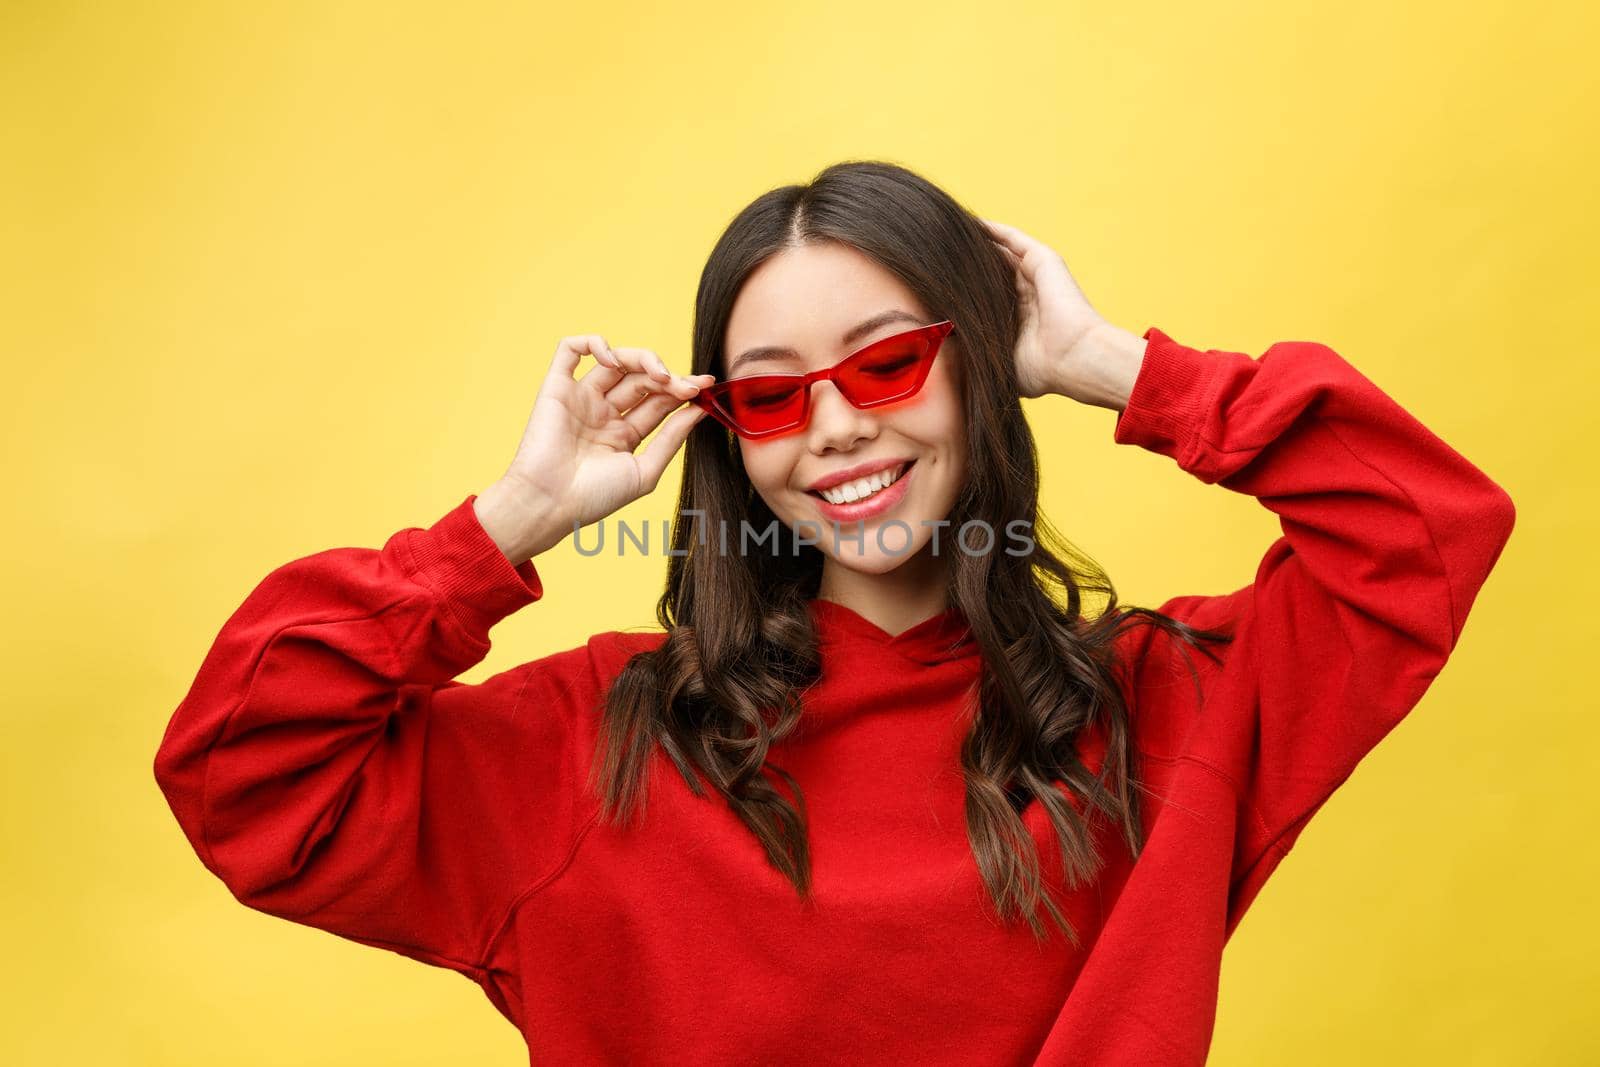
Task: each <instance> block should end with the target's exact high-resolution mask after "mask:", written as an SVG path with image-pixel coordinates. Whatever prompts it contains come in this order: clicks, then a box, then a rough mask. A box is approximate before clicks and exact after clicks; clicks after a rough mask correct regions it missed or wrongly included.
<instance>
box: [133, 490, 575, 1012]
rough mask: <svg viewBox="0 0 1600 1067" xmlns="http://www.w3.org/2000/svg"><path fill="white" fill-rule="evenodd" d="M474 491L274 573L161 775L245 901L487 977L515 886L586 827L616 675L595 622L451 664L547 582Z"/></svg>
mask: <svg viewBox="0 0 1600 1067" xmlns="http://www.w3.org/2000/svg"><path fill="white" fill-rule="evenodd" d="M474 499H475V496H469V497H467V499H466V500H464V501H463V502H462V503H460V504H459V505H457V506H456V507H455V508H453V509H452V510H451V511H450V512H448V513H447V514H446V515H444V517H443V518H441V519H440V520H439V521H438V522H436V523H434V524H433V525H432V526H430V527H428V528H426V529H422V528H408V529H404V530H401V531H399V532H398V533H396V534H394V535H393V536H392V537H390V538H389V539H388V541H387V542H386V543H385V544H384V546H383V547H382V548H381V549H371V548H335V549H330V550H327V551H323V552H319V553H317V554H315V555H312V556H308V557H306V558H304V559H299V560H295V561H293V562H291V563H288V564H286V565H284V566H281V567H279V568H278V569H276V570H275V571H273V572H272V573H271V574H269V575H268V576H267V577H266V578H265V579H264V580H263V581H262V582H261V583H260V585H259V586H257V587H256V588H255V590H254V591H253V592H251V593H250V595H249V596H248V597H247V598H246V600H245V601H244V603H243V605H242V606H241V607H240V608H239V609H238V610H237V611H235V612H234V614H233V615H232V616H231V617H230V618H229V619H228V620H227V622H226V624H225V625H224V626H223V627H222V630H221V632H220V634H219V635H218V636H217V638H216V640H215V642H214V644H213V645H212V647H211V650H210V652H209V653H208V654H207V656H206V657H205V659H204V661H203V663H202V665H201V667H200V670H199V673H198V675H197V676H196V678H195V680H194V683H193V686H192V688H191V689H190V691H189V693H188V695H187V696H186V697H185V698H184V699H183V702H182V703H181V704H180V705H179V706H178V708H177V710H176V711H175V712H174V714H173V715H172V718H171V721H170V722H169V724H168V725H167V728H166V732H165V735H164V737H163V738H162V741H161V744H160V747H159V749H158V751H157V753H156V757H155V777H156V781H157V783H158V784H159V786H160V788H161V790H162V792H163V793H164V794H165V795H166V798H167V801H168V803H169V804H170V805H171V808H172V811H173V814H174V815H175V816H176V817H177V821H178V823H179V825H180V826H181V827H182V829H183V831H184V834H185V835H186V836H187V837H188V839H189V842H190V843H191V845H192V846H193V847H194V850H195V852H196V853H197V854H198V856H199V858H200V860H201V862H202V863H203V864H204V865H205V866H206V867H207V868H208V869H209V870H210V871H211V872H212V873H213V874H215V875H216V876H217V877H218V878H219V879H220V880H221V881H222V882H223V883H224V884H225V885H226V886H227V887H228V889H229V891H230V892H232V893H233V895H234V896H235V897H236V898H237V899H238V900H239V901H240V902H241V903H243V904H245V905H247V906H249V907H251V908H254V909H257V910H259V911H263V912H266V913H268V914H271V915H275V916H279V917H282V918H286V919H290V920H293V921H295V922H299V923H303V924H306V925H309V926H314V927H318V928H320V929H323V930H327V931H330V932H332V933H335V934H338V935H340V936H342V937H345V938H348V939H350V940H353V941H358V942H361V943H363V944H368V945H373V946H376V947H380V948H386V949H390V950H392V951H395V952H398V953H401V954H402V955H406V956H409V957H412V958H414V959H418V960H421V961H423V962H426V963H430V964H433V965H435V966H441V967H448V968H450V969H452V970H456V971H459V972H461V973H463V974H465V975H467V976H468V977H471V978H474V979H475V980H477V981H479V982H480V983H483V982H484V980H485V978H486V970H487V967H488V964H487V953H488V951H489V947H490V945H491V942H492V940H493V938H494V936H495V934H496V932H497V929H498V927H499V926H500V924H501V923H502V921H503V920H504V919H505V918H506V916H507V915H508V914H509V910H510V908H511V907H512V905H513V903H514V901H515V899H516V898H517V897H518V896H519V895H520V894H521V893H522V892H523V891H525V890H528V889H531V888H532V887H534V886H536V885H537V884H539V882H540V880H541V879H542V878H544V877H545V876H547V875H549V874H551V873H552V872H553V871H555V870H556V868H557V867H558V866H559V865H560V864H561V862H562V859H563V852H564V850H565V848H566V847H567V846H568V845H569V843H570V842H571V840H572V839H573V837H574V832H573V831H574V811H575V801H576V795H577V793H578V785H577V784H576V783H577V780H578V771H579V768H578V765H577V763H576V752H575V750H574V745H573V743H572V740H571V733H572V731H571V729H570V724H571V722H572V721H573V719H574V717H575V716H576V715H577V714H578V711H579V707H578V705H579V704H586V703H587V702H588V701H590V700H592V699H594V698H595V697H596V695H597V693H598V692H599V681H600V680H599V678H598V676H597V674H596V672H595V669H594V666H593V660H592V658H591V657H590V655H589V654H588V653H589V649H590V647H591V645H592V643H591V644H586V645H585V646H581V647H579V648H575V649H572V650H570V651H568V652H562V653H557V654H556V655H553V656H549V657H547V658H545V659H541V660H538V661H535V662H532V663H528V664H524V665H523V666H521V667H518V668H516V669H513V670H510V671H506V672H504V673H501V674H497V675H495V676H494V677H492V678H489V679H487V680H486V681H483V682H482V683H480V684H476V685H463V684H461V683H459V682H456V681H453V679H454V677H455V676H456V675H458V674H460V673H461V672H463V671H465V670H466V669H468V668H469V667H472V666H473V665H475V664H477V663H478V662H480V661H481V660H482V659H483V657H484V656H485V655H486V654H487V653H488V651H489V638H488V633H489V629H490V627H492V626H493V625H494V624H495V623H496V622H498V621H499V620H500V619H502V618H504V617H505V616H507V615H509V614H511V613H512V612H514V611H516V610H517V609H518V608H520V607H523V606H524V605H527V604H530V603H532V602H533V601H535V600H538V599H539V598H540V596H542V595H543V589H542V586H541V584H540V581H539V577H538V574H537V573H536V572H535V570H534V567H533V564H532V562H531V561H529V562H526V563H524V564H522V565H521V566H518V567H513V566H512V565H511V562H510V561H509V560H508V559H507V558H506V557H505V555H504V554H503V553H502V552H501V551H500V549H499V548H498V547H497V546H496V545H495V543H494V541H493V540H492V539H491V538H490V537H489V535H488V533H487V532H486V531H485V530H484V529H483V527H482V526H481V524H480V523H479V522H478V519H477V516H476V514H475V513H474V511H473V509H472V504H473V500H474ZM492 994H493V990H491V995H492Z"/></svg>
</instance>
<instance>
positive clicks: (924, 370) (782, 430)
mask: <svg viewBox="0 0 1600 1067" xmlns="http://www.w3.org/2000/svg"><path fill="white" fill-rule="evenodd" d="M955 329H956V324H955V323H954V322H952V321H950V320H949V319H941V320H940V321H938V322H933V323H929V324H928V325H926V326H918V327H916V328H914V329H910V330H902V331H901V332H899V333H895V334H890V335H889V336H888V337H880V338H878V340H876V341H873V342H872V343H871V344H868V345H864V346H863V347H861V348H858V349H856V350H855V351H854V352H852V353H850V354H849V355H848V356H845V357H844V358H843V359H841V360H839V362H837V363H835V364H834V365H833V366H831V367H824V368H822V369H821V370H814V371H811V372H810V373H809V374H750V375H746V376H744V377H742V378H730V379H728V380H727V381H725V382H717V383H716V384H715V385H709V386H707V387H706V388H704V389H702V390H700V392H698V393H696V394H695V395H694V396H693V397H691V398H690V399H689V402H690V403H691V404H694V405H695V406H696V407H700V408H704V409H705V410H706V412H707V413H709V414H710V415H711V417H712V418H714V419H716V420H717V421H718V422H720V423H722V425H724V426H726V427H727V428H728V429H729V430H731V431H732V432H734V433H736V434H738V435H739V436H740V437H743V438H745V439H746V440H751V441H762V440H766V439H767V438H769V437H777V436H779V435H780V434H786V433H794V432H795V431H797V430H803V429H805V428H806V427H807V426H809V425H810V424H811V386H812V384H813V383H815V382H824V381H827V382H834V388H835V389H838V388H839V385H838V382H837V381H835V379H836V378H837V377H838V374H839V368H841V367H843V366H845V365H846V364H848V363H850V361H851V360H854V359H857V358H858V357H863V356H867V355H870V354H872V353H873V352H874V351H876V350H877V349H878V348H879V347H880V346H881V345H887V344H891V343H894V342H897V341H904V340H905V339H906V338H907V337H912V336H916V335H928V336H929V339H930V341H929V343H930V347H929V349H928V354H927V355H926V356H924V357H923V358H922V360H921V365H920V366H919V367H918V369H917V380H916V382H915V383H914V384H913V385H912V386H911V387H910V388H909V389H906V390H904V391H903V392H899V393H896V394H895V395H894V396H890V397H885V398H884V399H882V400H874V401H871V402H870V403H866V404H857V403H856V402H855V401H853V400H851V399H850V397H849V396H848V395H847V394H846V393H845V391H844V390H843V389H840V390H839V394H840V395H841V396H843V397H844V398H845V401H846V402H847V403H849V404H850V405H851V406H852V407H856V408H862V409H866V408H876V407H882V406H883V405H885V404H893V403H895V402H896V401H900V400H905V399H907V398H909V397H912V396H915V395H916V394H917V393H918V392H920V391H921V390H922V386H923V384H924V383H925V382H927V380H928V372H929V371H930V370H932V368H933V361H934V359H935V358H937V357H938V355H939V353H940V351H941V350H942V349H943V348H944V342H945V339H946V338H948V337H949V336H950V335H951V334H952V333H954V332H955ZM780 379H781V380H783V381H785V382H791V383H793V384H795V385H798V386H799V387H800V389H801V397H802V399H801V402H800V420H799V421H798V422H796V423H793V424H791V425H788V426H780V427H778V428H777V429H775V430H761V431H757V432H752V431H749V430H746V429H745V428H744V427H742V426H740V425H739V424H738V422H737V421H736V420H735V419H734V417H733V413H732V412H731V411H728V410H727V409H725V408H724V407H723V405H722V402H721V398H722V396H723V395H724V394H726V393H728V392H730V391H731V390H732V389H733V388H734V387H735V384H736V383H740V384H742V383H745V382H756V381H759V382H772V381H777V380H780Z"/></svg>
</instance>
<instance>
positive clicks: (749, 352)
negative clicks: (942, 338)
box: [727, 308, 923, 377]
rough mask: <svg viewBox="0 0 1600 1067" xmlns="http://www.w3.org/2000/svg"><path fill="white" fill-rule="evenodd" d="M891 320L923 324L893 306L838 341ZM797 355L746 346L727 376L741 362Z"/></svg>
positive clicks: (861, 334)
mask: <svg viewBox="0 0 1600 1067" xmlns="http://www.w3.org/2000/svg"><path fill="white" fill-rule="evenodd" d="M891 322H914V323H916V324H917V325H918V326H921V325H923V322H922V320H921V319H920V318H918V317H917V316H915V315H913V314H911V312H909V311H901V310H900V309H899V308H893V309H891V310H889V311H880V312H879V313H878V314H876V315H874V316H872V318H870V319H866V320H865V321H863V322H859V323H857V324H856V325H854V326H852V327H850V329H848V330H846V331H845V333H844V336H843V337H841V338H840V339H839V341H840V343H841V344H845V345H852V344H855V342H857V341H859V340H860V339H861V338H863V337H865V336H866V335H867V334H869V333H871V332H872V331H874V330H876V329H878V328H879V327H881V326H887V325H889V323H891ZM799 356H800V353H799V352H797V351H795V350H794V349H792V348H787V347H785V346H783V345H761V346H759V347H756V348H747V349H745V350H744V351H743V352H741V353H739V354H738V355H737V356H735V357H734V359H733V362H731V363H729V364H728V370H727V376H728V377H732V376H733V372H734V371H735V370H737V369H738V368H739V366H740V364H743V363H757V362H760V361H762V360H774V359H786V358H795V359H798V358H799Z"/></svg>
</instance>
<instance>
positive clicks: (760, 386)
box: [722, 375, 806, 433]
mask: <svg viewBox="0 0 1600 1067" xmlns="http://www.w3.org/2000/svg"><path fill="white" fill-rule="evenodd" d="M766 377H767V376H765V375H761V376H757V377H756V378H752V379H751V380H750V381H749V382H741V381H740V380H739V379H737V378H735V379H734V380H732V381H730V382H728V383H727V384H728V386H729V388H728V390H727V391H726V392H725V393H724V394H723V396H722V402H723V404H724V405H725V406H726V407H727V409H728V414H729V415H730V416H732V418H733V421H734V422H736V423H738V424H739V425H740V426H741V427H743V428H744V429H745V430H746V431H747V432H749V433H771V432H772V431H774V430H778V429H782V428H783V427H785V426H794V425H798V424H799V423H800V421H801V418H802V416H803V415H804V414H805V406H806V395H805V390H804V389H802V388H801V387H800V385H799V384H798V383H797V382H789V381H782V380H780V381H776V382H774V381H771V380H765V381H763V380H760V379H761V378H766Z"/></svg>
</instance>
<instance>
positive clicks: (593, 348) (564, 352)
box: [550, 333, 612, 378]
mask: <svg viewBox="0 0 1600 1067" xmlns="http://www.w3.org/2000/svg"><path fill="white" fill-rule="evenodd" d="M585 355H593V356H594V357H595V359H597V360H599V361H600V362H601V363H605V362H607V361H608V360H609V359H611V358H612V357H611V346H610V345H608V344H606V339H605V338H604V337H601V336H600V335H599V334H597V333H586V334H577V335H574V336H572V337H563V338H562V339H561V343H560V344H558V345H556V354H555V358H554V359H552V360H551V361H550V370H551V373H553V374H560V375H562V376H563V377H568V378H570V377H572V372H573V371H575V370H577V369H578V363H579V361H581V360H582V358H583V357H584V356H585Z"/></svg>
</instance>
